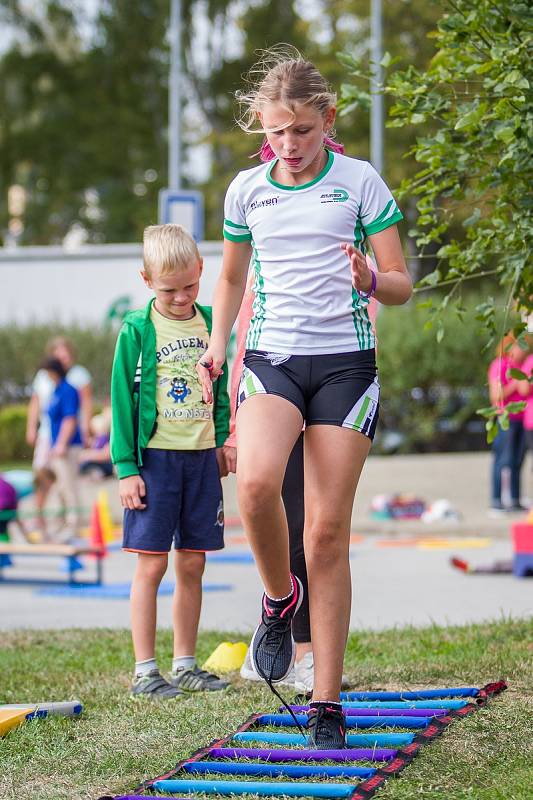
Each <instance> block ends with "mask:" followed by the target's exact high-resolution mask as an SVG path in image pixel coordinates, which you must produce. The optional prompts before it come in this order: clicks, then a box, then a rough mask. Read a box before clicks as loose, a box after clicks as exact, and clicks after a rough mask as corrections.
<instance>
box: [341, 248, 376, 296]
mask: <svg viewBox="0 0 533 800" xmlns="http://www.w3.org/2000/svg"><path fill="white" fill-rule="evenodd" d="M341 249H342V250H344V252H345V253H346V255H347V257H348V259H349V261H350V270H351V273H352V286H353V288H354V289H356V290H357V291H358V292H364V293H365V294H366V293H367V292H369V291H370V289H371V288H372V272H371V271H370V267H369V266H368V264H367V261H366V258H365V257H364V255H363V254H362V253H361V251H360V250H358V249H357V248H356V247H354V245H353V244H348V243H347V242H343V243H342V244H341Z"/></svg>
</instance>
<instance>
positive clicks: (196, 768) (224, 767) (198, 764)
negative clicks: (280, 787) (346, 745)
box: [183, 761, 376, 778]
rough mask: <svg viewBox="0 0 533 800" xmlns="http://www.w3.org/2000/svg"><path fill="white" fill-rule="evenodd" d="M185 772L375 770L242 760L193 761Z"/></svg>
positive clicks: (301, 774)
mask: <svg viewBox="0 0 533 800" xmlns="http://www.w3.org/2000/svg"><path fill="white" fill-rule="evenodd" d="M183 769H184V770H185V772H192V773H206V772H208V773H209V772H219V773H221V774H225V775H262V776H264V777H267V778H277V777H281V776H283V777H287V778H307V777H309V776H311V775H314V776H315V777H320V778H328V777H337V778H370V776H371V775H374V773H375V772H376V770H375V769H373V768H372V767H332V766H330V765H326V764H325V765H324V766H317V765H315V764H311V765H310V764H265V763H259V764H254V763H252V764H243V763H242V761H234V762H232V761H193V762H191V763H189V764H184V765H183Z"/></svg>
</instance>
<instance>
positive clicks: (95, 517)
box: [89, 501, 107, 558]
mask: <svg viewBox="0 0 533 800" xmlns="http://www.w3.org/2000/svg"><path fill="white" fill-rule="evenodd" d="M89 530H90V533H89V544H90V545H91V547H94V549H95V550H100V553H101V555H100V556H99V558H102V557H103V556H105V555H107V545H106V541H105V537H104V532H103V530H102V522H101V520H100V509H99V507H98V501H96V502H95V503H93V507H92V511H91V524H90V528H89Z"/></svg>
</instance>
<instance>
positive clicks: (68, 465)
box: [42, 358, 82, 541]
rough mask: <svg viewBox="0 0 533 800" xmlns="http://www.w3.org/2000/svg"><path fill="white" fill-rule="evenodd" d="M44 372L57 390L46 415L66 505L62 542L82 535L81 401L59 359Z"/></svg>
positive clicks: (45, 364) (54, 464) (49, 362)
mask: <svg viewBox="0 0 533 800" xmlns="http://www.w3.org/2000/svg"><path fill="white" fill-rule="evenodd" d="M42 369H44V370H46V373H47V375H48V377H49V379H50V381H51V382H52V385H53V391H52V395H51V397H50V401H49V403H48V406H47V409H46V413H47V415H48V421H49V427H50V444H51V449H50V459H49V461H50V466H51V468H52V469H53V471H54V473H55V476H56V487H57V491H58V493H59V496H60V498H61V501H62V503H63V511H64V521H65V524H64V527H63V528H62V529H61V531H60V532H59V534H57V535H56V536H59V538H60V540H61V541H67V540H69V539H73V538H75V537H76V536H77V535H78V532H79V516H80V514H79V511H80V498H79V490H78V474H79V456H80V451H81V446H82V439H81V431H80V426H79V419H78V417H79V411H80V398H79V395H78V392H77V390H76V389H75V388H74V386H72V385H71V384H70V383H69V382H68V381H67V379H66V374H67V373H66V370H65V368H64V366H63V364H62V363H61V361H59V359H57V358H47V359H46V360H45V361H44V362H43V364H42Z"/></svg>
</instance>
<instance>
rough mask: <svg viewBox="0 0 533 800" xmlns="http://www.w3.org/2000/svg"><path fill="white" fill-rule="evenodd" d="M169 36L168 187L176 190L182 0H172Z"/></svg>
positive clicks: (179, 164) (179, 169)
mask: <svg viewBox="0 0 533 800" xmlns="http://www.w3.org/2000/svg"><path fill="white" fill-rule="evenodd" d="M169 38H170V72H169V80H168V188H169V189H171V190H174V191H176V190H178V189H179V188H180V184H181V94H180V90H181V0H171V5H170V30H169Z"/></svg>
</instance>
